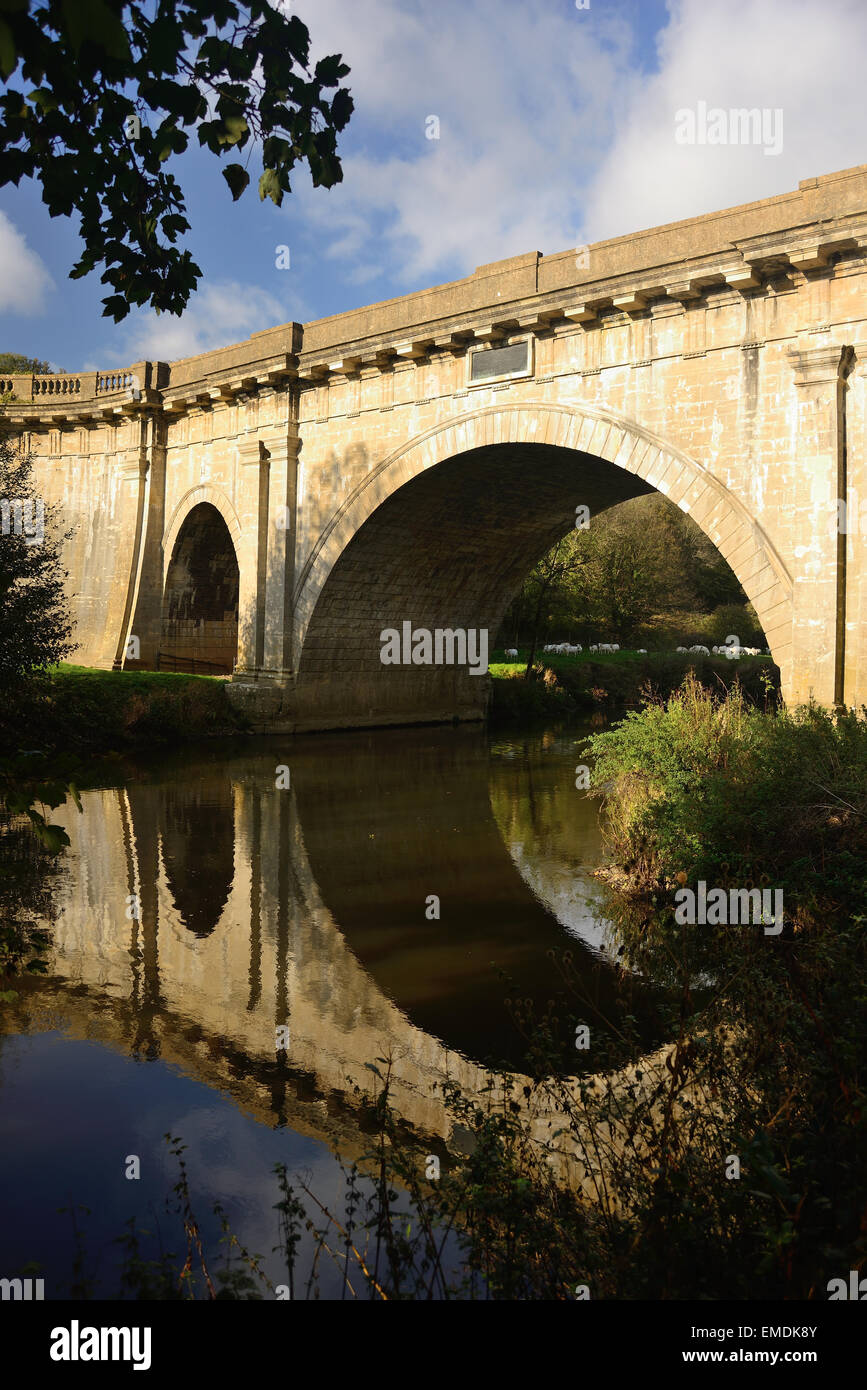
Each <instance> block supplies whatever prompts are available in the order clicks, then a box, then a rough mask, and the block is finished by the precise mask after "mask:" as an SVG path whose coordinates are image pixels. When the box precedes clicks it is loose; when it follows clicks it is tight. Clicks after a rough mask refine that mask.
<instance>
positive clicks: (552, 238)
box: [294, 0, 867, 293]
mask: <svg viewBox="0 0 867 1390" xmlns="http://www.w3.org/2000/svg"><path fill="white" fill-rule="evenodd" d="M492 10H493V11H494V12H495V13H493V14H492ZM631 13H633V12H632V11H627V10H626V9H622V10H618V9H617V8H616V7H614V6H613V5H605V6H603V5H601V4H600V5H599V6H596V5H593V6H592V8H591V9H589V10H586V11H576V10H572V9H571V7H569V6H566V5H560V6H558V5H555V4H553V3H546V4H544V5H528V4H526V3H525V0H498V3H497V4H496V5H495V6H488V5H473V4H467V3H466V0H439V3H437V4H427V5H424V6H420V5H417V4H414V3H413V4H410V3H409V0H317V5H316V6H315V9H314V11H313V12H311V15H310V18H309V23H310V29H311V33H312V35H313V39H314V42H315V54H314V56H316V57H318V56H321V55H322V54H323V53H326V52H333V51H342V52H343V54H344V56H345V58H346V61H347V62H348V63H349V64H350V66H351V74H350V77H349V79H348V82H349V85H350V87H351V90H352V92H353V96H354V98H355V102H356V112H355V114H354V116H353V118H352V121H351V122H350V125H349V127H348V129H347V131H346V132H344V135H343V137H342V138H341V149H342V151H343V160H344V171H345V177H344V182H343V184H342V185H340V186H338V187H337V188H336V189H332V190H329V191H326V190H317V191H315V192H314V191H311V190H309V189H307V188H305V189H302V190H300V191H299V192H298V193H296V195H295V198H294V202H295V205H296V208H297V211H298V212H300V213H301V214H302V217H303V219H304V220H305V221H307V222H308V225H312V226H313V227H314V228H316V229H317V231H318V232H319V233H320V234H321V254H322V256H323V257H324V258H327V259H329V260H332V261H338V262H342V278H343V279H345V280H346V281H347V282H350V283H352V282H354V283H361V284H363V283H365V282H367V281H369V280H371V279H372V278H374V277H375V276H378V275H385V276H387V277H389V278H390V279H391V280H392V283H393V284H394V286H395V288H394V290H393V291H392V293H396V292H399V289H400V288H401V287H402V286H415V285H423V284H425V283H433V282H435V281H436V279H437V278H440V279H442V278H444V274H443V272H445V274H448V275H454V274H465V273H469V272H471V271H472V270H473V269H474V268H475V266H476V265H478V264H481V263H484V262H486V261H491V260H496V259H499V258H503V257H507V256H512V255H517V254H520V253H522V252H525V251H532V250H537V249H538V250H541V251H544V252H550V251H559V250H565V249H566V248H567V247H569V246H570V245H575V244H577V243H579V242H583V241H584V240H599V239H601V238H603V237H608V236H618V235H627V234H629V233H630V232H633V231H639V230H641V229H643V228H646V227H649V226H654V225H657V224H659V223H664V222H670V221H674V220H677V219H678V218H682V217H689V216H694V215H700V214H702V213H709V212H714V211H716V210H718V209H720V208H724V207H727V206H731V205H733V204H737V203H740V202H749V201H751V200H753V199H758V198H763V197H769V196H772V195H774V194H776V193H781V192H785V191H788V190H792V189H796V188H797V186H798V181H799V180H800V179H802V178H805V177H807V176H811V175H814V174H821V173H829V172H833V171H834V170H837V169H841V168H845V167H848V166H849V165H853V164H857V163H859V162H860V161H861V160H863V159H864V150H863V138H862V134H861V129H862V121H861V111H860V97H861V77H860V72H859V65H860V62H861V55H862V53H863V52H864V49H865V47H867V6H865V5H864V3H863V0H825V3H824V5H823V6H822V8H821V11H817V9H816V5H815V0H787V3H786V5H785V6H781V3H780V0H724V2H722V0H720V2H719V3H715V4H708V3H707V0H669V19H668V23H667V25H666V27H665V28H664V29H662V30H661V31H660V33H659V35H658V54H657V58H658V62H657V64H656V65H655V66H654V67H653V69H652V70H651V66H650V64H648V63H647V62H645V64H644V66H643V67H642V66H641V65H640V63H639V61H638V55H637V52H636V48H635V44H636V38H637V36H636V34H635V33H634V32H633V31H632V29H631V28H630V24H629V20H628V18H627V16H628V15H629V14H631ZM817 15H820V19H819V21H818V22H817ZM647 56H648V55H645V57H647ZM699 101H705V102H706V103H707V104H708V106H709V107H713V106H720V107H723V108H725V109H726V110H728V109H731V108H741V107H746V108H752V107H758V108H769V109H771V110H774V109H776V108H781V109H782V112H783V148H782V152H781V153H779V154H778V155H776V156H773V155H766V154H765V153H764V152H763V149H762V148H761V147H759V148H756V147H745V146H721V145H720V146H707V145H705V146H693V147H687V146H683V145H679V144H678V143H677V142H676V140H675V112H676V111H677V110H679V109H681V108H684V107H695V106H696V104H697V103H698V102H699ZM430 115H437V116H438V117H439V119H440V122H441V138H440V139H439V140H426V139H425V135H424V127H425V119H426V117H428V116H430Z"/></svg>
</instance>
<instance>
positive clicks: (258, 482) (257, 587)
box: [235, 435, 270, 680]
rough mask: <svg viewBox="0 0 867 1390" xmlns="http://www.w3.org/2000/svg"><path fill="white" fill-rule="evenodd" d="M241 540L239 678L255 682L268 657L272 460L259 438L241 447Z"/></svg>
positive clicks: (237, 669)
mask: <svg viewBox="0 0 867 1390" xmlns="http://www.w3.org/2000/svg"><path fill="white" fill-rule="evenodd" d="M238 459H239V462H240V477H239V485H238V491H239V495H240V499H242V500H241V501H240V504H239V510H240V520H241V539H240V541H239V543H238V557H237V558H238V570H239V578H238V659H237V664H236V667H235V677H236V679H239V680H251V679H255V677H256V675H257V674H258V672H259V671H261V669H262V663H263V659H264V654H265V578H266V566H267V559H268V490H269V471H270V460H269V457H268V455H267V453H266V452H265V450H264V449H263V447H262V444H261V442H260V440H259V438H258V435H249V436H248V437H247V438H246V439H244V440H242V441H241V443H240V444H239V445H238Z"/></svg>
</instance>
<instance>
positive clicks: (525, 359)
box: [470, 338, 530, 381]
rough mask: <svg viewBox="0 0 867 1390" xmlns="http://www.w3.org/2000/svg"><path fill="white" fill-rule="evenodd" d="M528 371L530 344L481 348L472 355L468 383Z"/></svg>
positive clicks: (527, 342) (524, 342)
mask: <svg viewBox="0 0 867 1390" xmlns="http://www.w3.org/2000/svg"><path fill="white" fill-rule="evenodd" d="M529 369H530V343H529V341H528V339H526V338H525V339H524V341H523V342H521V343H511V344H510V345H509V346H508V347H498V348H483V349H482V350H481V351H476V352H474V353H473V354H472V357H471V361H470V381H485V380H486V379H487V378H488V377H491V376H508V375H509V374H510V373H511V372H526V371H529Z"/></svg>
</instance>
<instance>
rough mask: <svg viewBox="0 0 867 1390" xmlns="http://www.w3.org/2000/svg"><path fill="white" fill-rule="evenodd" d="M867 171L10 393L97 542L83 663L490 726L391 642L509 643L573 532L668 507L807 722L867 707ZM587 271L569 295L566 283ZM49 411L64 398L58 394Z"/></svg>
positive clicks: (307, 718)
mask: <svg viewBox="0 0 867 1390" xmlns="http://www.w3.org/2000/svg"><path fill="white" fill-rule="evenodd" d="M865 250H867V166H865V167H862V168H858V169H853V170H848V171H845V172H843V173H840V174H834V175H828V176H827V177H824V178H819V179H807V180H805V181H804V182H803V183H802V184H801V186H800V188H799V189H798V190H797V191H796V192H793V193H790V194H786V195H784V196H782V197H777V198H771V199H766V200H764V201H762V202H759V203H754V204H750V205H748V206H745V207H741V208H737V209H733V210H730V211H728V212H722V213H716V214H713V215H711V216H707V217H702V218H696V219H692V220H691V221H688V222H682V223H677V224H674V225H673V226H670V227H664V228H657V229H655V230H653V231H649V232H643V233H640V234H637V235H635V236H632V237H624V238H621V239H619V240H615V241H609V242H603V243H601V244H599V245H596V246H592V247H590V248H589V256H588V257H587V258H584V257H582V258H580V260H578V259H577V258H576V256H575V254H574V252H563V253H560V254H557V255H550V256H539V255H538V253H535V252H534V253H531V254H529V255H523V256H516V257H514V258H513V259H512V260H507V261H502V262H498V263H496V264H493V265H487V266H481V267H480V268H479V269H478V270H477V271H476V272H475V274H474V275H472V276H470V277H469V278H467V279H465V280H462V281H459V282H457V283H455V284H451V285H445V286H441V287H439V288H438V289H433V290H427V291H424V292H422V293H419V294H415V295H410V296H407V297H405V298H402V299H398V300H391V301H389V302H387V303H384V304H378V305H374V306H372V307H371V308H368V309H360V310H355V311H352V312H350V313H345V314H339V315H336V316H334V317H332V318H328V319H323V320H319V321H317V322H314V323H310V324H306V325H304V326H303V327H302V325H300V324H295V323H290V324H286V325H283V326H282V327H279V328H274V329H271V330H269V331H268V332H265V333H260V334H255V335H254V336H253V337H252V338H251V339H249V340H248V341H247V342H245V343H242V344H239V345H237V346H233V347H227V348H224V349H220V350H219V351H215V352H211V353H206V354H203V355H201V356H198V357H194V358H189V359H186V360H184V361H180V362H175V363H172V364H166V363H162V362H142V363H138V364H137V365H136V366H135V367H134V368H132V369H130V371H128V372H127V373H126V374H123V373H120V374H115V376H113V377H111V378H107V377H99V376H98V375H97V374H96V373H92V374H90V375H89V376H88V375H80V376H77V377H74V378H73V377H64V378H56V379H55V378H52V379H51V380H48V379H42V378H39V379H36V380H35V381H33V382H31V380H30V379H29V378H27V379H15V380H14V381H13V382H12V385H13V387H14V389H15V391H16V395H18V396H19V398H20V400H19V403H18V404H17V405H15V406H14V407H13V409H12V412H11V418H12V421H13V424H14V425H16V426H17V428H18V429H20V430H21V431H22V433H23V434H25V435H27V436H28V437H29V438H30V441H31V443H32V446H33V448H34V451H35V453H36V455H37V459H38V472H39V476H40V478H41V485H42V489H43V491H44V493H45V495H46V497H48V498H50V499H53V500H59V501H62V502H63V504H64V506H65V508H66V510H67V512H68V513H69V514H71V515H72V516H73V518H75V519H76V520H77V521H78V522H79V523H80V524H79V528H78V534H77V537H76V539H75V541H74V543H73V546H72V549H71V551H70V557H69V565H70V571H71V574H72V583H73V587H74V589H75V591H76V594H77V600H76V601H77V607H78V617H79V635H80V638H81V640H82V644H83V648H82V653H81V659H83V660H84V661H86V662H89V663H92V664H96V665H106V666H110V665H112V664H115V665H118V664H123V662H124V661H125V660H126V659H127V653H128V652H130V653H131V654H132V655H133V656H134V655H135V654H136V650H137V649H136V646H135V644H133V646H132V647H129V639H130V638H131V637H134V638H137V639H138V644H139V646H138V654H139V657H140V660H141V661H142V662H143V663H144V664H146V665H153V664H154V662H155V659H156V653H157V651H158V650H162V651H163V652H164V653H166V654H167V655H175V656H180V657H199V658H201V659H205V660H212V661H215V662H217V663H221V664H222V665H223V666H224V667H225V668H226V669H231V666H232V661H233V658H234V655H235V650H236V644H237V656H238V670H237V672H236V675H237V678H238V681H239V685H238V686H237V687H236V690H237V695H238V698H239V699H243V700H244V701H245V702H246V704H247V705H248V707H249V708H250V709H251V710H252V711H253V712H254V713H256V714H257V717H258V718H260V719H261V720H262V721H263V722H266V721H267V720H268V719H272V720H273V719H277V720H279V721H280V723H281V724H282V725H283V727H285V728H287V729H293V728H311V727H329V726H337V725H341V724H356V725H358V724H370V723H396V722H407V721H419V720H424V719H428V720H430V719H436V718H451V717H452V716H453V715H457V716H459V717H474V716H477V715H478V714H479V713H480V712H481V711H483V709H484V704H485V696H486V692H485V689H484V687H485V685H486V682H485V681H484V680H477V679H473V678H472V677H471V676H470V675H469V674H468V672H467V671H466V669H465V668H457V667H448V666H446V667H443V666H438V667H437V666H410V667H397V668H395V667H383V665H382V664H381V662H380V660H379V656H380V641H379V633H380V631H381V630H382V629H383V628H384V627H392V626H399V624H400V623H401V621H405V620H408V621H411V622H412V623H413V624H414V625H415V626H416V627H418V628H422V629H429V630H435V629H437V628H479V627H482V628H488V629H489V630H491V631H495V630H496V629H497V627H498V625H499V621H500V618H501V616H502V613H503V612H504V609H505V607H506V604H507V603H508V600H509V598H510V597H511V595H512V593H513V592H514V590H515V588H516V587H517V585H518V584H519V582H520V580H521V578H522V577H523V575H524V574H525V573H526V572H527V570H528V569H529V568H530V566H531V565H532V563H533V562H534V561H535V560H536V559H537V558H538V556H539V555H540V554H541V553H542V552H543V551H544V550H545V549H546V547H548V546H549V545H550V544H551V543H552V542H553V541H554V540H556V539H557V537H558V536H561V535H563V534H565V532H566V531H567V530H568V529H569V528H570V527H571V525H572V524H573V522H574V519H575V512H576V507H578V506H581V505H583V506H587V507H589V509H590V512H591V514H595V513H597V512H599V511H601V510H604V509H605V508H606V507H610V506H611V505H612V504H614V503H616V502H618V501H621V500H622V499H624V498H626V497H631V496H635V495H637V494H639V493H642V492H646V491H648V490H650V489H654V488H656V489H659V490H660V491H661V492H663V493H665V494H666V495H667V496H668V497H669V498H671V499H672V501H674V502H676V503H677V504H678V505H679V506H680V507H682V508H683V510H684V511H688V512H689V513H690V514H691V516H692V517H693V518H694V519H695V521H696V522H697V523H698V525H699V526H700V527H701V528H702V529H703V530H704V531H705V533H706V534H707V535H708V536H709V537H710V538H711V540H712V541H713V542H714V543H715V544H716V545H717V547H718V548H719V550H720V551H721V553H722V554H723V555H724V556H725V558H726V560H727V561H728V562H729V564H730V565H731V567H732V569H733V570H734V572H735V574H736V575H737V577H738V579H739V580H740V581H741V583H742V585H743V587H744V589H745V590H746V592H747V594H748V595H749V597H750V599H751V600H752V602H753V604H754V605H755V608H756V610H757V612H758V616H759V619H760V621H761V623H762V626H763V628H764V630H765V633H766V635H767V638H768V642H769V645H770V647H771V650H772V652H773V655H774V657H775V659H776V661H777V662H778V664H779V666H780V669H781V672H782V681H783V691H784V694H785V695H786V697H787V698H788V699H790V700H801V699H805V698H806V697H808V696H809V695H810V694H811V693H812V694H813V695H814V696H815V697H816V698H817V699H819V700H820V701H822V702H824V703H828V704H830V703H832V702H834V701H845V702H846V703H848V704H850V705H858V704H861V703H865V702H867V636H865V633H867V621H865V619H867V555H865V546H867V527H864V526H863V525H860V524H858V523H857V520H856V522H855V524H854V525H853V524H851V523H849V524H848V525H847V526H846V527H845V528H842V529H840V528H839V527H838V511H839V512H841V514H845V515H846V516H847V518H858V516H859V503H860V504H861V505H862V506H863V503H864V499H865V491H867V478H865V471H864V470H865V463H864V460H865V457H867V447H865V445H867V438H865V430H867V412H865V408H864V384H863V374H862V373H861V371H860V370H859V358H860V357H862V356H863V355H864V350H863V344H864V343H865V340H867V311H865V302H867V300H865V286H867V261H865ZM576 261H577V263H576ZM49 387H50V388H51V389H48V388H49Z"/></svg>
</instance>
